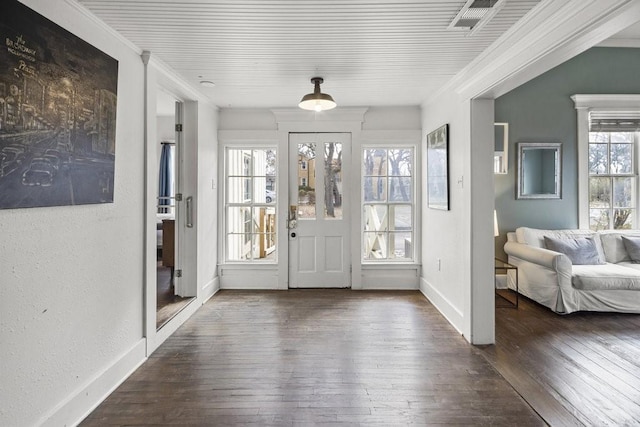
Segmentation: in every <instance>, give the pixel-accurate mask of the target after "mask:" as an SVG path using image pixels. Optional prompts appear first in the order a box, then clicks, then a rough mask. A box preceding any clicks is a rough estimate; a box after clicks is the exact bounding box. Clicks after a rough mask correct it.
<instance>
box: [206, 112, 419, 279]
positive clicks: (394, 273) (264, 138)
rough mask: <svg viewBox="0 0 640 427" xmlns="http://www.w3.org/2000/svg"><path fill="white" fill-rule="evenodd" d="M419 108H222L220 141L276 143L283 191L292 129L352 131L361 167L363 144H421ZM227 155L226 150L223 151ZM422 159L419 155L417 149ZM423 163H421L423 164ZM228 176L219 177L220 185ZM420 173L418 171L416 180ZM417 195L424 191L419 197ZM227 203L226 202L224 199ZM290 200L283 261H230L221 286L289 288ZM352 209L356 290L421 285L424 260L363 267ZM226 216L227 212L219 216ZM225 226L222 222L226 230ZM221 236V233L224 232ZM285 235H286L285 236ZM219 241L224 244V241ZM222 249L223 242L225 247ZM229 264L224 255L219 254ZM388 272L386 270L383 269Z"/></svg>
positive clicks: (282, 211) (281, 244)
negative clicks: (385, 266)
mask: <svg viewBox="0 0 640 427" xmlns="http://www.w3.org/2000/svg"><path fill="white" fill-rule="evenodd" d="M420 120H421V116H420V108H419V107H416V106H406V107H384V108H383V107H377V108H340V107H338V108H336V109H335V110H330V111H326V112H322V113H314V112H306V111H303V110H299V109H295V108H292V109H277V110H273V111H272V110H269V109H224V108H223V109H221V110H220V120H219V129H220V132H219V135H218V136H219V139H220V143H221V144H228V145H233V144H258V145H259V144H270V145H274V144H277V146H278V153H279V154H278V158H279V160H278V161H279V169H278V176H279V178H278V180H279V182H278V189H279V191H278V194H279V195H282V194H286V191H284V189H285V188H287V179H286V177H287V173H288V165H287V164H286V163H287V157H288V134H289V132H349V133H351V135H352V158H353V161H352V164H351V168H352V170H354V171H360V169H361V168H362V166H361V158H360V155H359V154H357V153H360V152H361V148H362V145H363V144H389V145H393V144H398V145H403V146H406V145H411V144H416V145H417V146H419V143H420V135H421V130H420ZM220 153H221V155H222V151H221V152H220ZM416 155H417V158H418V159H419V153H416ZM418 164H419V163H418ZM352 177H353V180H352V182H351V186H352V190H351V194H352V195H353V197H354V198H355V199H354V200H358V201H359V199H360V188H362V186H361V179H360V174H359V173H355V174H353V175H352ZM223 178H224V177H220V179H221V182H220V184H221V185H223V184H224V182H223V181H222V179H223ZM420 179H421V177H420V176H419V174H418V175H416V182H418V181H419V180H420ZM417 196H418V198H419V197H420V194H418V195H417ZM221 203H222V201H221ZM287 203H288V200H286V199H284V198H282V197H280V198H279V200H278V203H277V207H278V214H277V215H278V224H279V225H278V235H279V236H281V237H280V238H279V239H278V248H277V254H278V260H279V264H278V265H275V264H267V263H264V264H261V265H255V264H254V265H248V264H246V263H245V264H238V263H235V264H234V263H229V264H226V265H224V266H223V267H222V269H221V270H222V273H221V276H222V277H221V282H222V283H221V286H222V287H223V288H242V289H247V288H251V289H286V288H287V283H288V276H287V275H288V268H287V267H288V263H287V256H288V241H287V239H286V236H287V230H286V229H285V226H284V224H285V221H286V213H287ZM352 206H353V209H352V211H351V217H352V222H351V229H352V234H351V241H352V246H351V252H352V255H351V256H352V258H351V262H352V267H353V272H352V283H351V284H352V288H353V289H417V288H418V271H419V268H420V266H419V258H418V260H417V262H415V263H412V264H404V265H400V264H399V263H394V264H393V265H392V266H391V267H390V268H384V267H380V266H371V265H362V263H361V255H360V254H361V236H360V230H361V223H360V220H361V215H362V213H361V208H360V205H359V203H354V204H353V205H352ZM220 218H222V216H221V217H220ZM419 221H420V215H419V214H417V215H416V230H417V231H416V233H419V229H420V224H419ZM223 229H224V228H223V227H222V226H221V230H223ZM221 234H222V233H221ZM283 237H284V238H283ZM222 243H223V242H222V240H220V244H222ZM220 248H221V250H222V246H221V247H220ZM219 258H220V262H221V263H224V259H223V258H224V254H223V253H222V252H221V253H220V254H219ZM382 270H384V271H382Z"/></svg>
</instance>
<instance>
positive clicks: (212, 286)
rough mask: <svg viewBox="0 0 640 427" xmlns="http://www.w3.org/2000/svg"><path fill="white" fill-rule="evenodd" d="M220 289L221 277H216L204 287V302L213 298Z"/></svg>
mask: <svg viewBox="0 0 640 427" xmlns="http://www.w3.org/2000/svg"><path fill="white" fill-rule="evenodd" d="M219 290H220V278H219V277H218V276H216V277H214V278H213V279H212V280H210V281H209V282H207V284H206V285H204V286H203V287H202V304H204V303H206V302H207V301H209V300H210V299H211V297H212V296H214V295H215V294H217V293H218V291H219Z"/></svg>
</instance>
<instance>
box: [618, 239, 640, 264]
mask: <svg viewBox="0 0 640 427" xmlns="http://www.w3.org/2000/svg"><path fill="white" fill-rule="evenodd" d="M622 242H623V243H624V248H625V249H626V250H627V253H628V254H629V258H631V261H633V262H634V263H636V264H637V263H640V237H627V236H622Z"/></svg>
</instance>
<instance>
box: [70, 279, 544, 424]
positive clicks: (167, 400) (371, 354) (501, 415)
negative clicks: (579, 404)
mask: <svg viewBox="0 0 640 427" xmlns="http://www.w3.org/2000/svg"><path fill="white" fill-rule="evenodd" d="M483 353H484V350H482V349H479V348H477V347H473V346H471V345H469V344H468V343H467V342H466V341H465V340H464V338H462V337H461V336H460V335H459V334H458V333H457V332H456V331H455V330H454V329H453V328H452V327H451V325H450V324H449V323H448V322H447V321H446V320H445V319H444V318H443V317H442V316H441V315H440V313H439V312H438V311H437V310H436V309H435V308H434V307H433V306H432V305H431V304H430V303H429V302H428V301H427V300H426V299H425V298H424V296H422V295H421V294H420V293H419V292H366V291H350V290H290V291H274V292H268V291H221V292H219V293H218V294H217V295H215V296H214V297H213V298H212V299H211V300H210V301H209V302H207V304H205V305H204V306H203V307H202V308H201V309H200V310H199V311H198V312H197V313H196V314H195V315H194V316H193V317H192V318H191V319H189V320H188V321H187V322H186V323H185V324H184V325H183V326H182V327H181V328H180V329H179V330H178V331H177V332H176V333H175V334H174V335H173V336H171V337H170V338H169V339H168V340H167V341H166V342H165V343H164V344H163V345H162V346H160V348H158V349H157V350H156V352H155V353H154V354H153V355H152V356H151V357H150V358H149V360H148V361H147V362H146V363H145V364H144V365H143V366H141V367H140V368H139V369H138V370H137V371H136V372H135V373H134V374H133V375H132V376H131V377H130V378H129V379H128V380H127V381H125V382H124V383H123V384H122V385H121V386H120V387H119V388H118V389H117V390H116V391H115V392H114V393H112V395H111V396H109V397H108V398H107V399H106V400H105V401H104V402H103V403H102V404H101V405H100V406H99V407H98V408H97V409H96V410H95V411H94V412H93V413H92V414H91V415H89V417H87V419H86V420H85V421H84V422H83V423H82V424H81V425H83V426H106V425H151V424H153V425H170V424H174V425H208V426H222V425H256V426H258V425H259V426H269V425H277V426H293V425H336V426H358V425H362V426H372V425H384V426H404V425H409V424H417V425H456V424H458V425H497V426H500V425H504V426H514V425H518V426H543V425H545V423H544V421H543V420H542V419H541V418H540V417H539V416H538V415H537V414H536V413H535V412H534V411H533V410H532V409H531V408H530V407H529V406H528V405H527V404H526V402H524V400H523V399H522V398H521V397H520V396H519V395H518V394H517V393H516V392H515V391H514V389H513V388H512V387H511V386H510V385H509V384H508V383H507V381H506V380H504V378H503V377H502V376H500V375H499V374H498V373H497V371H496V370H495V369H494V368H493V367H492V366H491V364H490V363H489V362H488V361H487V360H486V359H485V357H483Z"/></svg>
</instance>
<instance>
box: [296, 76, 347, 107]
mask: <svg viewBox="0 0 640 427" xmlns="http://www.w3.org/2000/svg"><path fill="white" fill-rule="evenodd" d="M323 81H324V80H323V79H322V77H314V78H312V79H311V83H313V84H314V85H315V87H314V90H313V93H308V94H306V95H305V96H303V97H302V100H301V101H300V103H299V104H298V107H300V108H302V109H303V110H311V111H324V110H330V109H332V108H335V107H336V105H337V104H336V102H335V101H334V100H333V98H332V97H331V95H329V94H326V93H322V92H320V83H322V82H323Z"/></svg>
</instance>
